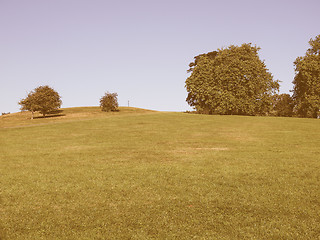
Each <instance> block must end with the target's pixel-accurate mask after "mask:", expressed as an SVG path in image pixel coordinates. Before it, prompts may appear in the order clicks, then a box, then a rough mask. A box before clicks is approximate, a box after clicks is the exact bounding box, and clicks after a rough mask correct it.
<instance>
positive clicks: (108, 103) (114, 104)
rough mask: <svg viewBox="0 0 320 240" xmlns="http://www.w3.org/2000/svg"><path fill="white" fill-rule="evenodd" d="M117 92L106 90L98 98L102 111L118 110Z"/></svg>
mask: <svg viewBox="0 0 320 240" xmlns="http://www.w3.org/2000/svg"><path fill="white" fill-rule="evenodd" d="M118 106H119V105H118V94H117V93H109V92H106V93H105V95H104V96H102V97H101V98H100V107H101V110H102V111H104V112H109V111H118Z"/></svg>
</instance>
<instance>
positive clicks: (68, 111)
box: [0, 107, 157, 128]
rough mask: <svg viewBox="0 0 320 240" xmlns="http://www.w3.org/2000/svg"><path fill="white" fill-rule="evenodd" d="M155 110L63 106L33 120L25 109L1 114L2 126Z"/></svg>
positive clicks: (136, 113) (39, 123)
mask: <svg viewBox="0 0 320 240" xmlns="http://www.w3.org/2000/svg"><path fill="white" fill-rule="evenodd" d="M155 112H157V111H154V110H147V109H142V108H134V107H119V111H118V112H103V111H101V108H100V107H73V108H61V109H59V110H58V111H56V112H54V113H52V114H49V115H48V116H46V117H43V116H42V114H40V113H35V118H34V119H32V120H31V113H30V112H29V111H23V112H17V113H11V114H7V115H3V116H0V128H8V127H21V126H32V125H42V124H48V123H54V122H64V121H77V120H89V119H97V118H108V117H110V116H124V115H134V114H135V115H140V114H149V113H155Z"/></svg>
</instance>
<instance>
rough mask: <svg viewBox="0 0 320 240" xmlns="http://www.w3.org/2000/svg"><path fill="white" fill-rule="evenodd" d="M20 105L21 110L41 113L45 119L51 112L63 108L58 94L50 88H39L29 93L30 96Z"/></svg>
mask: <svg viewBox="0 0 320 240" xmlns="http://www.w3.org/2000/svg"><path fill="white" fill-rule="evenodd" d="M19 104H20V105H21V110H27V111H31V112H32V118H33V114H34V112H37V111H38V112H40V113H41V114H43V116H44V117H45V116H46V115H47V114H49V113H50V112H52V111H54V110H57V109H59V108H60V107H61V104H62V101H61V97H60V95H59V93H58V92H56V91H55V90H54V89H53V88H51V87H49V86H47V85H46V86H39V87H37V88H35V89H34V90H33V91H31V92H30V93H28V96H27V97H26V98H24V99H22V100H21V101H20V102H19Z"/></svg>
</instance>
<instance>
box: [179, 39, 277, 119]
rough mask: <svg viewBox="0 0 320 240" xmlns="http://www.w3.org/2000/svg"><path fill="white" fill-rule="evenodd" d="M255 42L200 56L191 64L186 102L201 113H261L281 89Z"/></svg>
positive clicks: (269, 107) (270, 107) (268, 109)
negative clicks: (252, 44)
mask: <svg viewBox="0 0 320 240" xmlns="http://www.w3.org/2000/svg"><path fill="white" fill-rule="evenodd" d="M259 49H260V48H258V47H255V46H251V44H242V45H241V46H240V47H239V46H233V45H231V46H230V47H228V48H225V49H218V51H213V52H209V53H207V54H201V55H198V56H196V57H195V58H194V59H195V60H194V62H192V63H190V64H189V67H190V69H189V70H188V72H191V75H190V77H188V78H187V80H186V85H185V87H186V89H187V92H188V96H187V99H186V101H187V102H188V104H189V105H190V106H192V107H194V108H195V109H196V110H197V111H198V112H200V113H206V114H214V113H217V114H238V115H261V114H267V113H268V112H269V111H270V110H271V109H272V95H273V94H275V93H276V92H277V91H278V89H279V82H278V81H274V80H273V77H272V75H271V73H269V72H268V69H267V68H266V66H265V64H264V62H263V61H261V60H260V58H259V56H258V51H259Z"/></svg>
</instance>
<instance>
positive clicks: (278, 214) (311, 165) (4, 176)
mask: <svg viewBox="0 0 320 240" xmlns="http://www.w3.org/2000/svg"><path fill="white" fill-rule="evenodd" d="M90 109H91V108H89V109H86V111H85V112H86V113H85V116H84V115H83V114H84V113H83V109H66V110H64V114H65V115H66V116H61V117H57V118H54V117H52V118H50V119H49V118H48V119H35V120H34V121H32V124H34V123H36V124H34V125H33V126H29V127H11V128H0V143H1V144H0V152H1V155H0V172H1V174H0V182H1V190H0V204H1V208H0V239H10V240H11V239H317V238H318V237H319V235H320V231H319V222H320V202H319V199H320V188H319V185H320V171H319V169H320V158H319V154H320V152H319V149H320V135H319V130H320V125H319V120H317V119H296V118H272V117H243V116H205V115H195V114H184V113H163V112H149V111H146V110H139V109H126V111H127V112H125V109H123V111H120V112H119V113H112V114H108V113H100V112H98V111H97V109H94V108H93V109H91V110H90ZM77 111H78V112H77ZM90 111H92V112H91V113H90ZM72 114H74V115H72ZM100 114H101V115H100ZM19 117H21V116H19ZM25 117H26V116H25ZM68 117H69V118H68ZM56 119H58V120H56ZM59 119H60V120H59ZM2 120H3V119H2ZM6 120H7V119H6ZM15 121H16V122H15V124H12V126H17V125H19V126H20V125H22V124H21V123H18V120H15ZM24 121H26V122H30V121H31V120H28V119H27V120H23V124H24V125H25V126H26V125H28V124H25V122H24ZM42 121H43V122H42ZM52 121H56V122H58V123H59V124H55V123H56V122H52ZM7 125H9V123H7Z"/></svg>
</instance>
